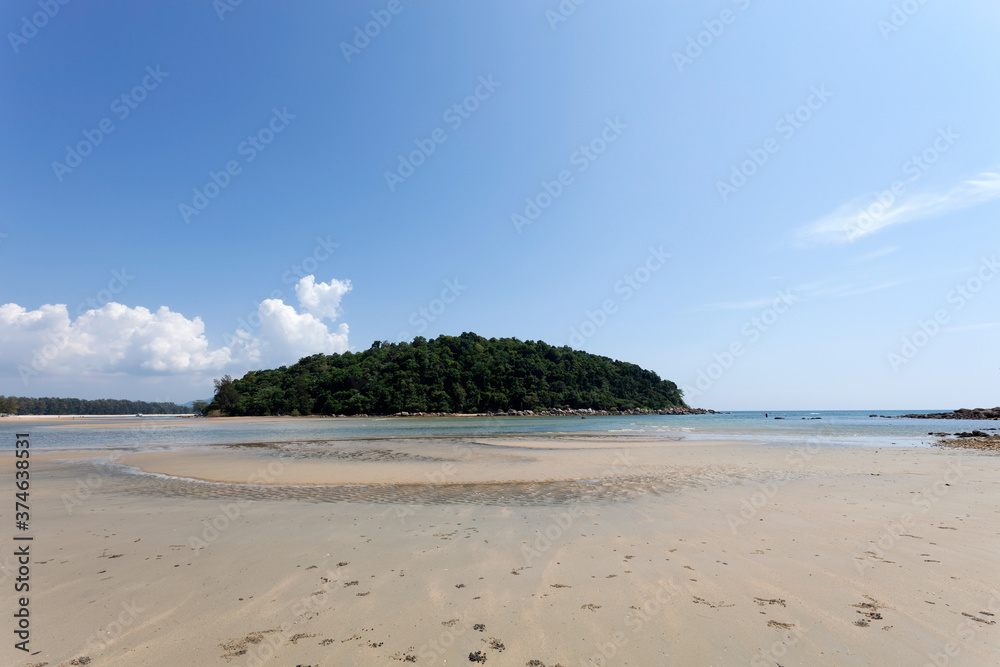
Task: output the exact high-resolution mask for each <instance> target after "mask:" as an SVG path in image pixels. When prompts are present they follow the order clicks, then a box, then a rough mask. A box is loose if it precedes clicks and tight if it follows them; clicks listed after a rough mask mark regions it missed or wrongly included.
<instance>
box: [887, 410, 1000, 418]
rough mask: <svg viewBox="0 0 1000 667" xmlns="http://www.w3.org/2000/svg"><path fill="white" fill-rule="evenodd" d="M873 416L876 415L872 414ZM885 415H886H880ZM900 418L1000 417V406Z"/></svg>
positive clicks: (901, 416) (902, 416) (900, 416)
mask: <svg viewBox="0 0 1000 667" xmlns="http://www.w3.org/2000/svg"><path fill="white" fill-rule="evenodd" d="M872 416H873V417H874V416H875V415H872ZM879 416H880V417H884V416H885V415H879ZM898 418H899V419H1000V407H997V408H992V409H991V408H976V409H974V410H969V409H968V408H962V409H960V410H955V411H954V412H932V413H930V414H923V415H921V414H913V415H899V417H898Z"/></svg>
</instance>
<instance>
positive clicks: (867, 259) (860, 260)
mask: <svg viewBox="0 0 1000 667" xmlns="http://www.w3.org/2000/svg"><path fill="white" fill-rule="evenodd" d="M897 250H899V246H895V245H894V246H890V247H888V248H882V249H881V250H876V251H875V252H870V253H868V254H867V255H861V256H860V257H858V258H857V259H856V260H854V261H856V262H858V263H859V264H861V263H863V262H871V261H873V260H876V259H878V258H879V257H885V256H886V255H891V254H892V253H894V252H896V251H897Z"/></svg>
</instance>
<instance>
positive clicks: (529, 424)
mask: <svg viewBox="0 0 1000 667" xmlns="http://www.w3.org/2000/svg"><path fill="white" fill-rule="evenodd" d="M908 412H917V411H915V410H909V411H890V412H880V411H878V410H864V411H829V412H824V411H798V412H770V413H768V416H767V417H765V416H764V414H765V413H763V412H733V413H731V414H720V415H651V416H642V417H588V418H587V419H580V418H579V417H441V418H391V417H373V418H364V419H353V418H352V419H344V418H337V419H334V418H299V419H291V418H275V419H266V418H262V419H258V420H246V421H245V420H226V419H199V418H190V417H168V416H163V417H155V416H154V417H141V418H139V417H86V418H77V419H69V418H67V419H65V420H60V421H59V422H58V423H54V422H51V421H50V422H44V423H43V422H36V423H32V422H31V421H29V420H25V419H21V420H16V421H15V420H0V449H9V448H12V447H13V446H14V433H15V432H25V431H27V432H29V433H30V434H31V437H32V447H33V448H35V449H94V448H102V449H103V448H113V449H135V448H140V449H145V448H147V447H162V446H168V447H173V446H184V445H201V444H240V443H242V444H251V443H261V444H267V443H281V442H302V441H329V440H355V439H384V438H439V437H441V438H448V437H452V438H454V437H459V438H468V437H473V438H474V437H477V436H486V435H534V436H542V435H549V434H558V433H586V434H592V435H602V434H603V435H616V434H618V435H626V434H645V435H663V436H674V437H681V438H685V439H691V440H705V439H727V440H732V439H739V440H749V441H752V442H756V443H777V444H793V443H810V444H815V445H856V446H877V447H886V446H893V445H897V446H915V445H927V444H930V443H932V442H934V440H936V438H935V437H933V436H929V435H928V433H929V432H931V431H933V432H947V433H954V432H958V431H970V430H974V429H980V430H987V429H996V428H997V427H998V426H1000V423H998V422H995V421H973V420H952V419H933V420H932V419H882V418H878V417H875V418H872V417H869V415H870V414H886V415H902V414H907V413H908ZM775 417H782V418H783V419H774V418H775ZM815 417H819V419H813V418H815Z"/></svg>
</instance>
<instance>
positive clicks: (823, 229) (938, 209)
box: [795, 172, 1000, 247]
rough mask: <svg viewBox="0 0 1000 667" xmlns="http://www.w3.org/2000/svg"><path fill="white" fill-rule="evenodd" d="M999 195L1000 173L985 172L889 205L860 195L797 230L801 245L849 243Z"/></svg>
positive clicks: (973, 204) (900, 199)
mask: <svg viewBox="0 0 1000 667" xmlns="http://www.w3.org/2000/svg"><path fill="white" fill-rule="evenodd" d="M998 197H1000V173H995V172H986V173H983V174H980V175H978V176H976V177H975V178H970V179H969V180H966V181H963V182H962V183H960V184H958V185H956V186H955V187H953V188H951V189H949V190H947V191H943V192H913V193H911V194H904V195H902V196H900V197H899V198H898V199H897V201H895V202H893V203H892V204H890V205H889V207H888V208H887V209H883V207H881V206H876V205H875V204H876V203H877V202H874V201H872V200H871V199H870V198H858V199H855V200H853V201H850V202H848V203H846V204H844V205H843V206H841V207H840V208H838V209H837V210H835V211H833V212H832V213H829V214H827V215H825V216H823V217H822V218H820V219H818V220H814V221H813V222H810V223H808V224H806V225H803V226H802V227H799V228H798V229H796V230H795V240H796V242H797V243H798V244H799V245H800V246H806V247H809V246H817V245H824V244H843V243H850V242H852V241H855V240H857V239H860V238H864V237H866V236H871V235H872V234H875V233H876V232H879V231H881V230H883V229H885V228H886V227H891V226H893V225H901V224H904V223H908V222H914V221H916V220H924V219H927V218H934V217H939V216H942V215H946V214H948V213H952V212H954V211H959V210H962V209H966V208H970V207H972V206H976V205H978V204H982V203H985V202H988V201H992V200H994V199H996V198H998Z"/></svg>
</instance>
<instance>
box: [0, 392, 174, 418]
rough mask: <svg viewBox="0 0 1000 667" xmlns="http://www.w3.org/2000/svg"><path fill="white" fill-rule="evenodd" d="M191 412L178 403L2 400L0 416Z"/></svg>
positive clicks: (105, 400)
mask: <svg viewBox="0 0 1000 667" xmlns="http://www.w3.org/2000/svg"><path fill="white" fill-rule="evenodd" d="M190 412H192V409H191V408H189V407H187V406H184V405H177V404H176V403H162V402H161V403H149V402H147V401H128V400H125V399H122V398H98V399H94V400H87V399H84V398H56V397H52V396H44V397H41V398H28V397H27V396H0V415H4V414H8V415H13V414H22V415H133V414H137V413H141V414H144V415H177V414H185V413H190Z"/></svg>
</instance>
